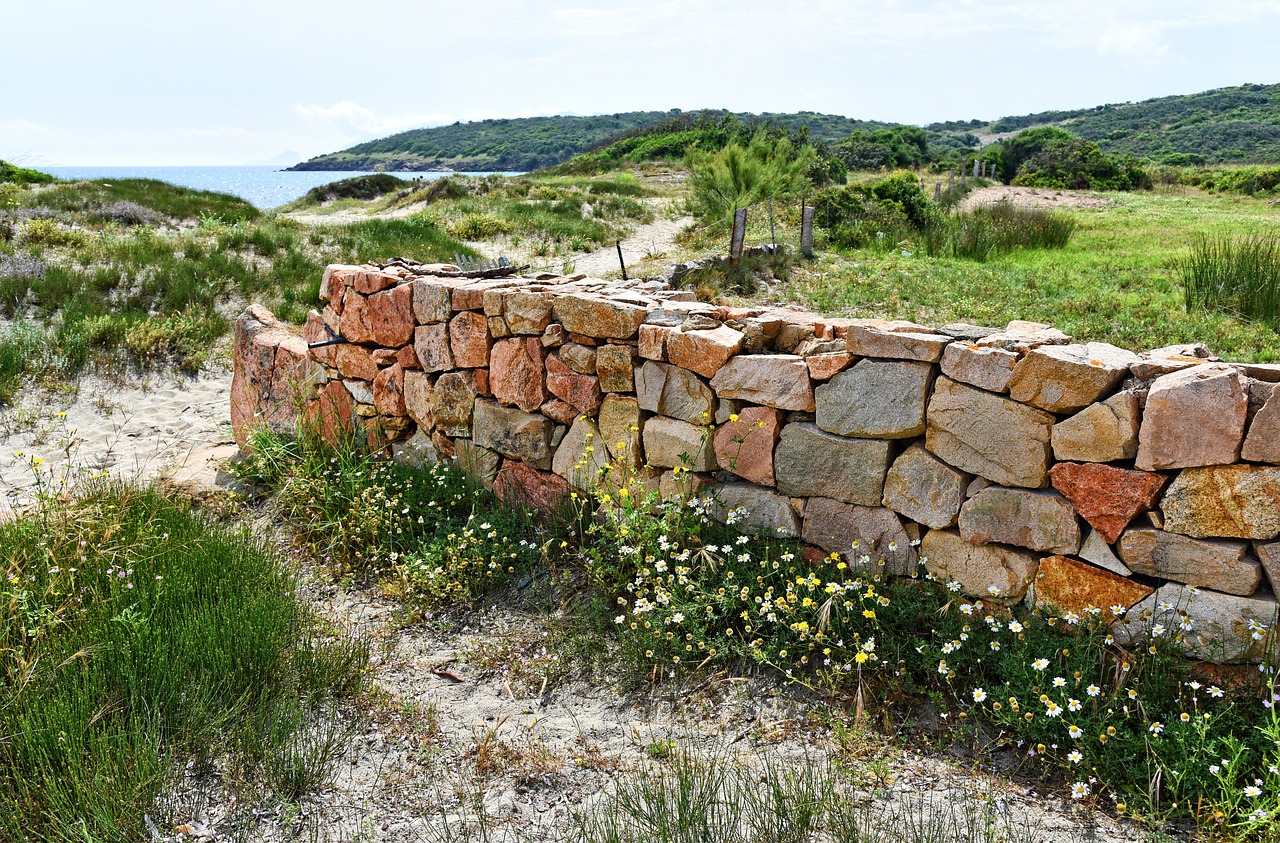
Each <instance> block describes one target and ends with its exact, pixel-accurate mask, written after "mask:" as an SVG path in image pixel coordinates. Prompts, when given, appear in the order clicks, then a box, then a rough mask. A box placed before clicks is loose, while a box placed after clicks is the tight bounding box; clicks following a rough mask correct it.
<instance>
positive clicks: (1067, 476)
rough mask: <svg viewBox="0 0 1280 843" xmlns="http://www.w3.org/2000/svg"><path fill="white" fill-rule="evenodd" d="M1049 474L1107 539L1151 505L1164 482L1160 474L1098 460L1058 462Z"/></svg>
mask: <svg viewBox="0 0 1280 843" xmlns="http://www.w3.org/2000/svg"><path fill="white" fill-rule="evenodd" d="M1049 477H1050V478H1051V480H1052V482H1053V487H1054V488H1055V489H1057V490H1058V491H1059V492H1061V493H1062V494H1063V496H1064V497H1065V498H1066V499H1067V500H1069V501H1071V503H1072V504H1074V505H1075V508H1076V511H1077V512H1079V513H1080V515H1081V517H1083V518H1084V520H1085V521H1088V522H1089V524H1090V525H1091V526H1092V527H1093V528H1094V529H1095V530H1097V531H1098V534H1099V535H1100V536H1102V538H1103V539H1104V540H1106V542H1107V543H1111V542H1114V541H1115V540H1116V539H1118V538H1120V534H1121V533H1122V532H1124V528H1125V527H1128V526H1129V522H1130V521H1132V520H1133V519H1134V517H1135V516H1136V515H1138V513H1140V512H1146V511H1147V510H1149V509H1151V508H1152V507H1154V506H1155V505H1156V501H1157V500H1158V499H1159V497H1160V492H1161V491H1162V490H1163V489H1164V487H1165V484H1166V483H1167V482H1168V478H1167V477H1165V476H1164V475H1163V474H1154V473H1152V472H1149V471H1129V470H1127V469H1123V468H1116V467H1115V466H1110V465H1100V464H1098V463H1070V462H1062V463H1058V464H1057V465H1055V466H1054V467H1053V470H1052V471H1050V472H1049Z"/></svg>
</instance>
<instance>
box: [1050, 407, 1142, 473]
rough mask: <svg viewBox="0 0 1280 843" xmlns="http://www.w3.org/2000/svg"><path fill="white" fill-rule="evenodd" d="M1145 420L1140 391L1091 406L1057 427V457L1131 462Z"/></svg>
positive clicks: (1059, 423) (1054, 441) (1055, 444)
mask: <svg viewBox="0 0 1280 843" xmlns="http://www.w3.org/2000/svg"><path fill="white" fill-rule="evenodd" d="M1141 421H1142V410H1141V409H1140V408H1139V400H1138V394H1137V392H1134V391H1132V390H1125V391H1124V392H1118V393H1116V394H1115V395H1113V396H1111V397H1110V398H1108V399H1107V400H1105V401H1102V402H1099V403H1097V404H1090V405H1089V406H1088V407H1085V408H1084V409H1083V410H1081V411H1080V412H1078V413H1076V414H1075V415H1074V416H1072V417H1071V418H1069V419H1065V420H1063V421H1060V422H1058V423H1057V424H1055V425H1054V426H1053V439H1052V442H1053V456H1054V458H1055V459H1059V460H1075V461H1078V462H1113V461H1115V460H1131V459H1133V458H1134V457H1135V456H1136V455H1137V453H1138V425H1139V424H1140V423H1141Z"/></svg>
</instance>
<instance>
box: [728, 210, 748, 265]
mask: <svg viewBox="0 0 1280 843" xmlns="http://www.w3.org/2000/svg"><path fill="white" fill-rule="evenodd" d="M746 238H747V209H746V208H739V209H738V210H736V211H734V212H733V234H732V235H731V236H730V238H729V263H737V262H738V259H739V258H741V257H742V243H743V241H744V240H746Z"/></svg>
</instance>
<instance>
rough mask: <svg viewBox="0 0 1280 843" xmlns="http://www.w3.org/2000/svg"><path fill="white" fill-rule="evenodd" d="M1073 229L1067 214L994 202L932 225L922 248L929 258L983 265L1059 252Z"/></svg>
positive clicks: (1071, 221)
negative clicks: (1030, 252) (1033, 252)
mask: <svg viewBox="0 0 1280 843" xmlns="http://www.w3.org/2000/svg"><path fill="white" fill-rule="evenodd" d="M1076 227H1077V223H1076V221H1075V219H1074V218H1072V217H1070V216H1068V215H1066V214H1062V213H1057V212H1054V211H1046V210H1043V209H1040V208H1023V207H1019V206H1017V205H1014V204H1013V203H1012V202H996V203H993V204H991V205H983V206H980V207H977V208H974V209H973V210H971V211H963V212H961V213H958V214H955V215H953V216H951V217H946V218H943V219H941V220H940V221H938V222H936V223H934V225H932V226H930V227H929V228H928V230H926V231H925V232H924V233H923V234H922V235H921V245H922V247H923V248H924V250H925V252H926V253H928V254H930V255H935V256H937V255H943V256H949V257H956V258H965V259H968V260H977V261H985V260H988V259H989V258H993V257H998V256H999V255H1005V254H1008V253H1010V252H1014V251H1017V250H1019V249H1062V248H1064V247H1066V245H1067V244H1068V243H1070V242H1071V237H1072V235H1074V234H1075V231H1076Z"/></svg>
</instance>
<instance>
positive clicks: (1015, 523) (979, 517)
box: [959, 486, 1080, 554]
mask: <svg viewBox="0 0 1280 843" xmlns="http://www.w3.org/2000/svg"><path fill="white" fill-rule="evenodd" d="M959 525H960V535H961V537H963V538H964V540H965V541H967V542H970V543H972V544H988V543H990V542H1000V543H1002V544H1011V545H1016V546H1017V547H1027V548H1030V549H1032V550H1039V551H1043V552H1046V553H1054V554H1067V553H1075V552H1076V551H1078V550H1079V549H1080V524H1079V522H1078V521H1076V513H1075V510H1074V509H1073V508H1072V506H1071V504H1070V503H1068V502H1067V501H1066V499H1065V498H1063V497H1062V496H1061V495H1059V494H1056V493H1054V492H1041V491H1031V490H1028V489H1007V488H1004V487H1001V486H989V487H987V488H986V489H983V490H982V491H981V492H979V493H978V494H976V495H974V496H973V497H972V498H970V499H969V500H967V501H966V502H965V504H964V506H963V507H961V509H960V519H959Z"/></svg>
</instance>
